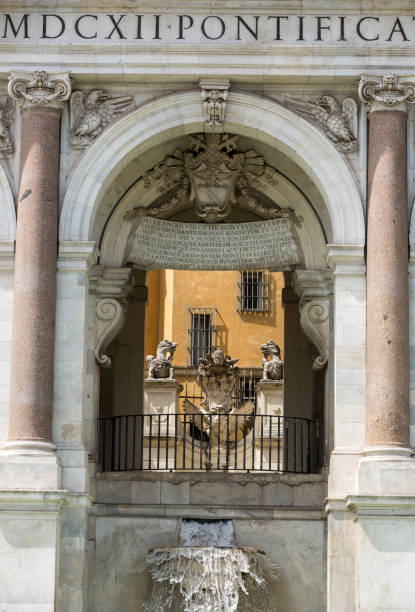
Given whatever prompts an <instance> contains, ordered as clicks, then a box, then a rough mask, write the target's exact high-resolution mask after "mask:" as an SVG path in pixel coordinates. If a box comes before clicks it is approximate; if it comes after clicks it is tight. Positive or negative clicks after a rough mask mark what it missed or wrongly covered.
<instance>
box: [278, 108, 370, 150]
mask: <svg viewBox="0 0 415 612" xmlns="http://www.w3.org/2000/svg"><path fill="white" fill-rule="evenodd" d="M284 103H285V105H286V106H287V108H290V109H291V110H293V111H294V112H297V113H299V114H300V115H303V116H304V117H305V118H306V119H308V120H309V121H311V122H312V123H314V124H315V125H317V126H318V127H319V128H320V129H321V130H322V131H323V132H324V133H325V134H326V136H327V137H328V138H330V140H332V141H333V142H334V143H335V145H336V148H337V149H338V150H339V151H341V152H342V153H355V152H356V151H357V149H358V143H357V116H358V107H357V102H356V100H354V99H353V98H345V99H344V100H343V102H342V105H341V106H340V104H339V103H338V102H337V100H336V99H335V98H333V96H322V97H321V98H318V99H317V100H315V101H314V102H313V101H308V102H305V101H304V100H299V99H298V98H289V97H286V96H284Z"/></svg>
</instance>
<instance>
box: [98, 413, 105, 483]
mask: <svg viewBox="0 0 415 612" xmlns="http://www.w3.org/2000/svg"><path fill="white" fill-rule="evenodd" d="M106 425H107V422H106V421H104V420H101V421H100V427H99V430H100V431H101V430H102V432H103V437H102V460H101V465H102V471H103V472H106V471H107V470H106V469H105V460H106V458H107V452H106V451H107V449H106V434H107V427H106Z"/></svg>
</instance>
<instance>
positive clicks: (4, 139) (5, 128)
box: [0, 97, 14, 153]
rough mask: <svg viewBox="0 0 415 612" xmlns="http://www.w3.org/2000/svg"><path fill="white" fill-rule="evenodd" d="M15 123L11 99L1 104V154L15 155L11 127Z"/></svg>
mask: <svg viewBox="0 0 415 612" xmlns="http://www.w3.org/2000/svg"><path fill="white" fill-rule="evenodd" d="M13 121H14V106H13V103H12V101H11V99H10V98H9V97H7V99H6V101H5V102H4V104H0V153H13V145H12V141H11V138H10V133H9V127H10V125H11V124H12V123H13Z"/></svg>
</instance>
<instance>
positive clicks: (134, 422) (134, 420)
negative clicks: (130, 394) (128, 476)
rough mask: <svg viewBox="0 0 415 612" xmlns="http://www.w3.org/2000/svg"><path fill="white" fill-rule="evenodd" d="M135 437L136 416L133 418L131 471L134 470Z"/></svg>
mask: <svg viewBox="0 0 415 612" xmlns="http://www.w3.org/2000/svg"><path fill="white" fill-rule="evenodd" d="M136 435H137V415H136V414H135V415H134V416H133V450H132V465H131V467H132V469H133V470H134V469H135V451H136V440H135V437H136Z"/></svg>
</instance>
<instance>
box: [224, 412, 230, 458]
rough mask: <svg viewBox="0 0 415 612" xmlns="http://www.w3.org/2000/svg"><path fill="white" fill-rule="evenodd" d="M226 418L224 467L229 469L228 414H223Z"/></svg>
mask: <svg viewBox="0 0 415 612" xmlns="http://www.w3.org/2000/svg"><path fill="white" fill-rule="evenodd" d="M224 416H225V419H226V469H227V470H229V414H225V415H224Z"/></svg>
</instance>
